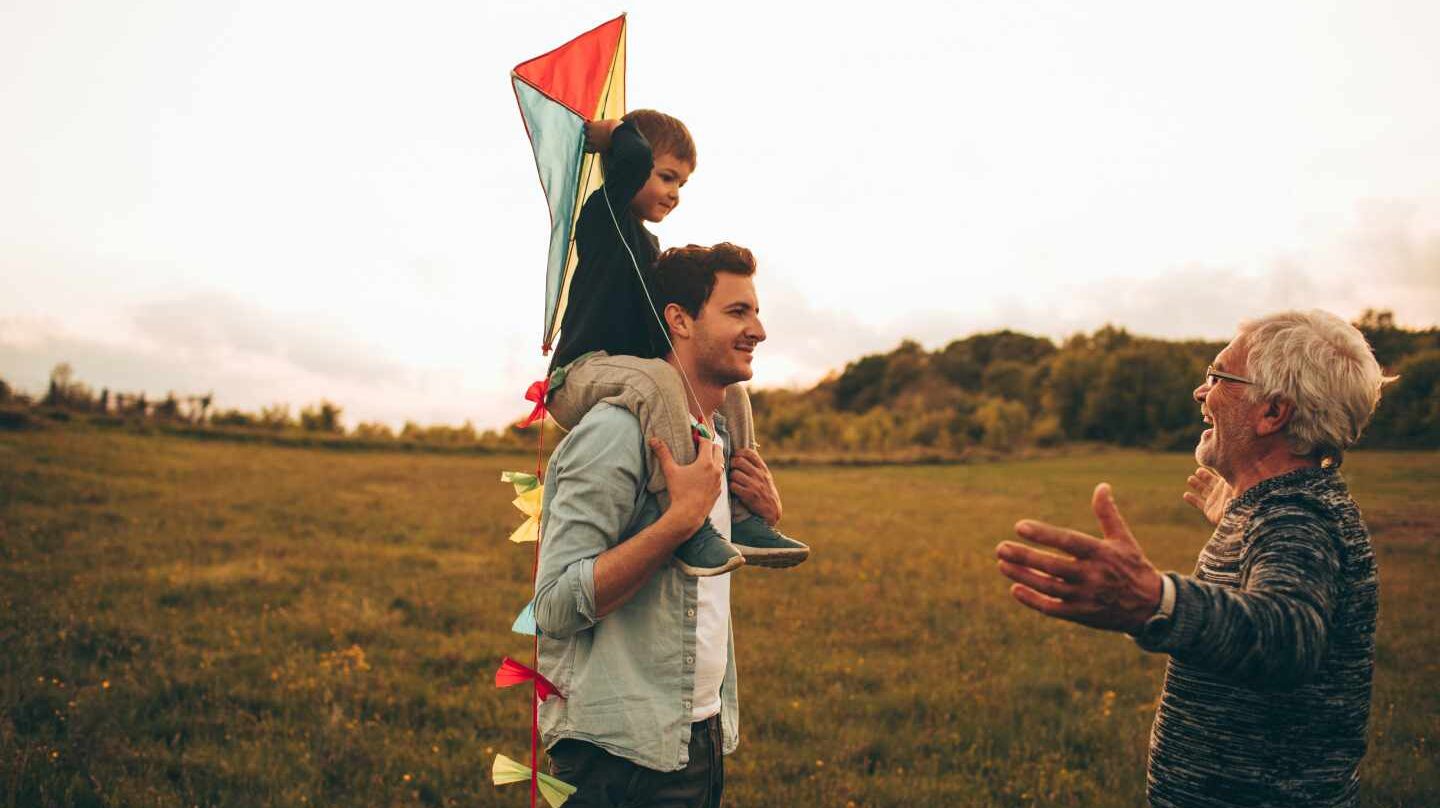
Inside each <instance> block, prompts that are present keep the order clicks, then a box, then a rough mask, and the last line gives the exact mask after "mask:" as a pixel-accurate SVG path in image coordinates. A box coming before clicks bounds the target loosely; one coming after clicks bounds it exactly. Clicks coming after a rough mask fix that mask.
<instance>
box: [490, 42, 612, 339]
mask: <svg viewBox="0 0 1440 808" xmlns="http://www.w3.org/2000/svg"><path fill="white" fill-rule="evenodd" d="M510 81H511V83H512V84H513V85H514V88H515V100H516V102H517V103H518V104H519V105H520V117H521V118H523V119H524V121H525V132H526V133H527V134H528V135H529V136H530V147H531V148H532V149H533V150H534V152H535V167H536V168H537V169H538V170H539V172H540V185H541V187H542V188H543V189H544V190H545V199H546V201H547V202H548V203H549V206H550V256H549V262H548V264H547V266H546V271H545V329H544V334H543V342H542V347H541V350H542V351H544V352H545V353H547V354H548V353H549V352H550V347H551V345H552V344H553V342H554V340H555V334H556V332H557V330H558V329H559V326H560V321H561V319H562V317H563V315H564V313H565V304H566V302H567V300H568V297H569V289H570V278H571V276H572V275H573V274H574V272H575V265H576V262H577V260H578V256H577V255H576V252H575V242H574V235H575V222H576V220H578V219H579V217H580V207H581V205H583V204H584V202H585V200H586V199H587V198H589V196H590V194H592V193H594V192H595V190H596V189H597V188H599V187H600V186H601V185H602V184H603V182H604V180H603V178H602V177H601V171H600V165H599V161H600V155H598V154H587V153H585V123H586V121H601V120H607V119H611V118H619V117H620V116H622V115H624V114H625V15H624V14H621V15H620V16H618V17H616V18H615V19H613V20H610V21H609V22H606V23H602V24H601V25H600V26H598V27H596V28H593V29H591V30H589V31H587V32H585V33H583V34H581V35H580V36H578V37H576V38H574V39H572V40H570V41H569V42H566V43H565V44H564V45H561V46H560V47H558V48H556V49H555V50H552V51H550V52H549V53H546V54H544V55H542V56H537V57H535V58H534V59H531V60H529V61H526V62H521V63H520V64H518V65H516V66H515V69H514V70H512V71H510Z"/></svg>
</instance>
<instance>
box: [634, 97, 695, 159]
mask: <svg viewBox="0 0 1440 808" xmlns="http://www.w3.org/2000/svg"><path fill="white" fill-rule="evenodd" d="M620 120H622V121H625V122H626V123H630V124H634V125H635V128H636V129H639V130H640V134H642V135H644V136H645V139H646V140H648V141H650V151H651V152H652V153H654V154H655V156H657V157H658V156H660V155H662V154H668V155H670V156H672V157H674V158H675V159H676V160H681V161H683V162H686V163H689V164H690V170H691V171H694V170H695V140H694V138H692V137H690V130H689V129H686V128H685V124H683V123H681V122H680V119H679V118H675V117H672V116H670V115H666V114H665V113H663V112H656V111H655V110H653V109H634V110H631V111H629V112H627V113H625V116H624V117H623V118H621V119H620Z"/></svg>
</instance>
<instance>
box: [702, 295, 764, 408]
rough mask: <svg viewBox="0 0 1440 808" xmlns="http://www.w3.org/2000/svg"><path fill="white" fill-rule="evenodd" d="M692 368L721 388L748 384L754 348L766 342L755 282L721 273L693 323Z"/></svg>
mask: <svg viewBox="0 0 1440 808" xmlns="http://www.w3.org/2000/svg"><path fill="white" fill-rule="evenodd" d="M693 328H694V352H695V365H696V370H697V371H698V372H699V373H702V374H704V375H705V377H706V378H707V379H708V380H710V381H711V382H714V383H715V384H718V385H721V386H724V385H729V384H734V383H735V382H743V381H748V380H749V379H750V377H751V376H752V375H754V370H753V369H752V368H751V367H750V363H751V362H752V361H753V360H754V359H755V346H756V345H759V344H760V343H761V342H764V341H765V326H763V325H761V324H760V302H759V300H758V299H757V298H756V296H755V282H754V280H753V279H751V278H749V277H746V276H744V275H736V274H734V273H731V272H720V273H717V274H716V275H715V288H714V290H712V291H711V292H710V299H709V300H707V301H705V306H704V308H702V309H700V316H699V317H698V318H696V319H695V320H694V326H693Z"/></svg>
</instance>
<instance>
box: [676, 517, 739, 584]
mask: <svg viewBox="0 0 1440 808" xmlns="http://www.w3.org/2000/svg"><path fill="white" fill-rule="evenodd" d="M675 565H676V566H678V567H679V568H680V571H681V572H683V573H685V574H686V575H693V576H695V577H696V578H705V577H707V576H710V575H720V574H721V573H726V572H729V571H731V570H734V569H739V568H740V567H743V566H744V565H745V557H744V556H742V555H740V551H739V550H737V549H735V546H734V545H732V544H731V543H730V542H728V541H725V537H724V536H722V535H720V531H718V530H716V529H715V526H714V525H712V524H710V520H709V519H706V520H705V524H703V525H701V526H700V529H699V530H697V531H695V535H693V536H691V537H690V538H688V539H686V540H685V543H684V544H681V545H680V546H679V547H676V548H675Z"/></svg>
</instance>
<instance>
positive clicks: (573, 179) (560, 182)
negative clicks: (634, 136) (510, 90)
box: [513, 78, 585, 335]
mask: <svg viewBox="0 0 1440 808" xmlns="http://www.w3.org/2000/svg"><path fill="white" fill-rule="evenodd" d="M513 81H514V83H515V97H516V98H518V99H519V100H520V114H521V116H522V117H524V119H525V129H526V131H528V132H529V133H530V145H531V147H532V148H534V150H535V165H536V167H537V168H538V169H539V170H540V185H541V186H542V187H543V188H544V189H545V199H546V201H547V202H549V204H550V260H549V263H548V266H547V268H546V271H545V333H546V334H547V335H548V334H550V333H551V332H552V331H553V328H554V325H555V322H554V321H555V309H556V308H557V307H558V306H559V305H560V287H561V285H562V284H563V283H564V282H565V261H566V259H567V258H568V257H569V253H570V237H571V228H572V226H573V224H574V220H575V206H576V205H577V204H578V202H577V200H576V199H575V197H576V196H577V195H578V194H579V186H580V159H581V157H583V156H584V153H585V121H584V120H583V119H581V117H580V116H579V115H576V114H575V113H574V112H571V111H570V110H569V109H566V108H565V106H563V105H562V104H559V103H556V102H555V101H551V100H550V99H549V98H546V97H545V96H544V95H542V94H540V92H539V91H537V90H536V89H535V88H533V87H531V86H530V85H528V84H526V83H525V82H523V81H521V80H520V79H519V78H515V79H513Z"/></svg>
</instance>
